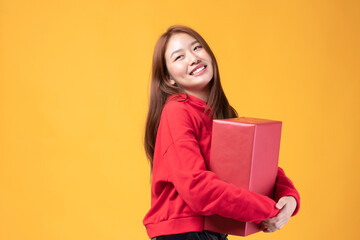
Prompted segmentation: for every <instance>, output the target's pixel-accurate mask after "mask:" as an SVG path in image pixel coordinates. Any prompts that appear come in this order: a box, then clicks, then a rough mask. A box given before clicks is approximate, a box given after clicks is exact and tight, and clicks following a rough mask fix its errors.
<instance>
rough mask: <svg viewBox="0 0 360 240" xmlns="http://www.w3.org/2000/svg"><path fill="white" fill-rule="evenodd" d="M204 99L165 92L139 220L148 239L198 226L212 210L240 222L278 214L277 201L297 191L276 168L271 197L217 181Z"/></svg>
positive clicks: (200, 226) (196, 228)
mask: <svg viewBox="0 0 360 240" xmlns="http://www.w3.org/2000/svg"><path fill="white" fill-rule="evenodd" d="M205 107H206V102H205V101H203V100H201V99H199V98H196V97H194V96H192V95H188V98H187V99H186V96H185V94H176V95H172V96H171V97H169V99H168V101H167V103H166V104H165V106H164V108H163V111H162V114H161V119H160V124H159V128H158V133H157V137H156V145H155V153H154V161H153V175H152V185H151V208H150V210H149V212H148V213H147V214H146V216H145V218H144V220H143V224H144V225H145V227H146V230H147V233H148V235H149V237H150V238H153V237H157V236H161V235H170V234H179V233H185V232H196V231H202V230H203V225H204V216H207V215H213V214H217V215H220V216H223V217H227V218H232V219H235V220H238V221H245V222H257V223H259V222H261V221H262V220H264V219H268V218H271V217H274V216H276V215H277V213H278V212H279V210H278V209H277V208H276V207H275V205H276V201H277V200H278V199H279V198H281V197H283V196H293V197H295V199H296V200H297V203H298V205H297V209H296V210H295V212H294V214H293V215H295V214H296V213H297V212H298V210H299V200H300V197H299V194H298V192H297V191H296V189H295V187H294V185H293V184H292V182H291V181H290V179H289V178H287V177H286V176H285V173H284V171H283V170H282V169H281V168H279V170H278V177H277V181H276V186H275V193H276V194H275V196H276V197H275V201H274V200H272V199H270V198H268V197H266V196H263V195H260V194H257V193H254V192H251V191H249V190H246V189H243V188H238V187H236V186H234V185H233V184H229V183H226V182H223V181H221V180H220V179H219V178H218V177H217V176H216V175H215V174H214V173H213V172H211V171H208V170H207V167H206V166H207V165H208V164H209V160H210V143H211V131H212V119H211V118H210V119H209V118H208V115H209V112H210V111H207V112H206V114H204V110H205Z"/></svg>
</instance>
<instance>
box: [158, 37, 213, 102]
mask: <svg viewBox="0 0 360 240" xmlns="http://www.w3.org/2000/svg"><path fill="white" fill-rule="evenodd" d="M165 59H166V68H167V70H168V72H169V80H170V83H171V84H173V85H175V84H178V85H180V86H182V88H183V89H184V90H185V91H186V92H187V93H188V94H191V95H193V96H195V97H198V98H200V99H202V100H204V101H207V97H208V95H209V83H210V81H211V79H212V78H213V67H212V59H211V56H210V55H209V54H208V53H207V52H206V51H205V50H204V48H203V47H202V45H201V44H200V43H199V42H198V41H197V40H196V39H194V38H193V37H192V36H190V35H188V34H186V33H177V34H174V35H172V36H171V37H170V39H169V42H168V45H167V49H166V52H165Z"/></svg>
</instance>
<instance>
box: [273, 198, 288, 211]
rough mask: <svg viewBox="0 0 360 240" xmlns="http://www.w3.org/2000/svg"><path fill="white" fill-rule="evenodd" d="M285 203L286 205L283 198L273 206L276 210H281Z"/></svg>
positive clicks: (285, 200)
mask: <svg viewBox="0 0 360 240" xmlns="http://www.w3.org/2000/svg"><path fill="white" fill-rule="evenodd" d="M286 203H287V199H286V198H285V197H282V198H280V199H279V201H278V202H277V203H276V205H275V206H276V208H277V209H282V208H283V207H284V206H285V204H286Z"/></svg>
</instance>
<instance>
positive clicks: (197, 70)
mask: <svg viewBox="0 0 360 240" xmlns="http://www.w3.org/2000/svg"><path fill="white" fill-rule="evenodd" d="M205 68H206V66H202V67H201V68H198V69H196V70H195V71H194V72H192V73H191V75H196V74H198V73H200V72H201V71H202V70H204V69H205Z"/></svg>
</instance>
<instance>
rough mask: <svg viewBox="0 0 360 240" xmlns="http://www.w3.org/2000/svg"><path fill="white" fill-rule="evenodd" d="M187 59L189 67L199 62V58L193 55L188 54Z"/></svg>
mask: <svg viewBox="0 0 360 240" xmlns="http://www.w3.org/2000/svg"><path fill="white" fill-rule="evenodd" d="M189 59H190V61H189V62H190V65H194V64H198V63H199V61H200V59H199V57H198V56H197V55H196V54H194V53H190V54H189Z"/></svg>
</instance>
